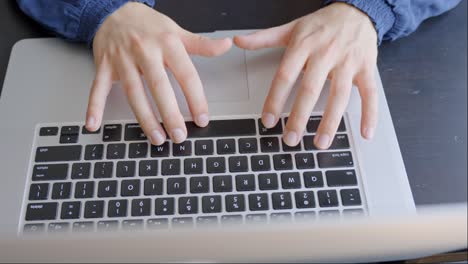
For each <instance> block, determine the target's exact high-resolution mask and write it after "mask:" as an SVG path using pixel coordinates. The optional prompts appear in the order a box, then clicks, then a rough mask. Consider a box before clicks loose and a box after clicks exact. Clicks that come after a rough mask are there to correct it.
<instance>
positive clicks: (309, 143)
mask: <svg viewBox="0 0 468 264" xmlns="http://www.w3.org/2000/svg"><path fill="white" fill-rule="evenodd" d="M302 141H303V142H304V149H305V150H317V147H316V146H315V144H314V136H304V138H303V140H302Z"/></svg>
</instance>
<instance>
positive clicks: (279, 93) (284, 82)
mask: <svg viewBox="0 0 468 264" xmlns="http://www.w3.org/2000/svg"><path fill="white" fill-rule="evenodd" d="M307 56H308V50H307V49H304V48H301V47H298V46H295V45H294V46H290V47H288V49H287V50H286V52H285V53H284V55H283V59H282V61H281V63H280V66H279V67H278V71H277V72H276V74H275V77H274V78H273V81H272V84H271V88H270V91H269V92H268V95H267V97H266V99H265V104H264V105H263V114H262V123H263V125H264V126H265V127H267V128H271V127H274V126H275V125H276V123H277V122H278V119H279V116H280V114H281V111H282V110H283V108H284V104H285V103H286V100H287V98H288V96H289V93H290V92H291V89H292V87H293V85H294V83H295V82H296V80H297V78H298V76H299V74H300V73H301V71H302V68H303V67H304V64H305V62H306V60H307Z"/></svg>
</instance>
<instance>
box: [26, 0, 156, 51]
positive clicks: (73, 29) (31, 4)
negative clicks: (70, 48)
mask: <svg viewBox="0 0 468 264" xmlns="http://www.w3.org/2000/svg"><path fill="white" fill-rule="evenodd" d="M17 2H18V5H19V7H20V8H21V10H22V11H23V12H24V13H26V14H27V15H28V16H30V17H31V18H33V19H34V20H36V21H37V22H39V23H40V24H41V25H42V26H44V27H45V28H47V29H48V30H50V31H52V32H54V33H55V34H57V35H59V36H61V37H63V38H65V39H67V40H70V41H77V42H86V43H87V44H88V45H89V46H91V45H92V41H93V38H94V35H95V34H96V32H97V30H98V29H99V27H100V25H101V24H102V23H103V22H104V20H105V19H106V18H107V16H109V15H110V14H112V13H113V12H114V11H116V10H117V9H119V8H120V7H121V6H122V5H124V4H125V3H127V2H141V3H144V4H146V5H148V6H151V7H153V6H154V4H155V0H133V1H130V0H17Z"/></svg>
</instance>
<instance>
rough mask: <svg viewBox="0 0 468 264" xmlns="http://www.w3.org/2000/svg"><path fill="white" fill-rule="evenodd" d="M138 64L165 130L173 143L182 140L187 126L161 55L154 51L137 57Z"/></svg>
mask: <svg viewBox="0 0 468 264" xmlns="http://www.w3.org/2000/svg"><path fill="white" fill-rule="evenodd" d="M139 64H140V69H141V71H142V72H143V75H144V76H145V80H146V83H147V84H148V86H149V90H150V92H151V95H152V96H153V99H154V101H155V102H156V105H157V107H158V110H159V113H160V114H161V118H162V120H163V123H164V127H165V128H166V131H167V132H168V133H169V136H170V137H171V139H172V141H174V142H175V143H181V142H183V141H184V140H185V139H186V138H187V128H186V127H185V122H184V118H183V116H182V114H181V113H180V110H179V107H178V105H177V100H176V97H175V94H174V90H173V89H172V86H171V83H170V82H169V77H168V76H167V73H166V70H165V68H164V66H163V62H162V57H161V56H160V55H154V53H152V54H146V55H144V56H140V57H139Z"/></svg>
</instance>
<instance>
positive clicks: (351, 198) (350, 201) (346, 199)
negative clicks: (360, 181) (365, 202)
mask: <svg viewBox="0 0 468 264" xmlns="http://www.w3.org/2000/svg"><path fill="white" fill-rule="evenodd" d="M340 195H341V203H342V204H343V205H344V206H353V205H361V195H360V194H359V190H358V189H345V190H341V191H340Z"/></svg>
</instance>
